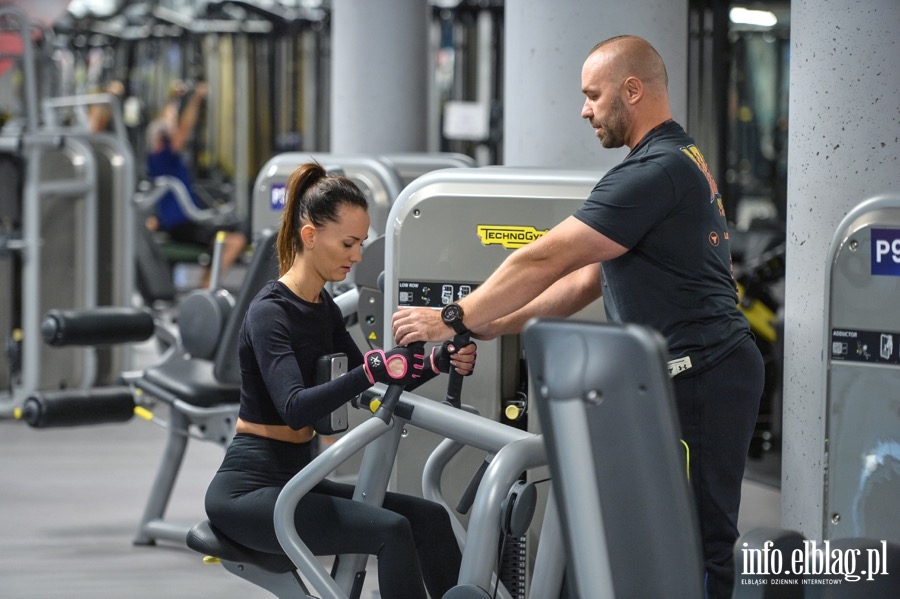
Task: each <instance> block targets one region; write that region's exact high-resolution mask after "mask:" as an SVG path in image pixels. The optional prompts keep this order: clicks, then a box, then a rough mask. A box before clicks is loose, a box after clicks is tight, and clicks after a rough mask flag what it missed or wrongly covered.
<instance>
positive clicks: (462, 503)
mask: <svg viewBox="0 0 900 599" xmlns="http://www.w3.org/2000/svg"><path fill="white" fill-rule="evenodd" d="M490 465H491V461H490V460H488V459H486V458H485V460H484V461H483V462H481V466H479V467H478V470H477V471H476V472H475V475H474V476H473V477H472V480H470V481H469V484H468V485H467V486H466V490H465V491H463V494H462V497H460V498H459V503H458V504H457V505H456V511H457V512H459V513H460V514H467V513H469V509H470V508H471V507H472V504H473V503H474V502H475V494H476V493H478V485H480V484H481V479H483V478H484V473H485V471H486V470H487V469H488V466H490Z"/></svg>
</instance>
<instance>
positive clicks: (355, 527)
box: [206, 163, 476, 599]
mask: <svg viewBox="0 0 900 599" xmlns="http://www.w3.org/2000/svg"><path fill="white" fill-rule="evenodd" d="M285 197H286V205H285V208H284V212H283V214H282V222H281V225H280V228H279V232H278V237H277V242H276V245H277V249H278V260H279V265H280V276H279V278H278V279H277V280H274V281H270V282H269V283H267V284H266V285H265V286H264V287H263V289H262V290H261V291H260V292H259V294H258V295H257V296H256V297H255V298H254V299H253V301H252V302H251V304H250V307H249V309H248V310H247V314H246V316H245V318H244V322H243V325H242V327H241V331H240V337H239V341H238V347H239V358H240V368H241V405H240V410H239V414H238V421H237V428H236V433H237V434H236V435H235V437H234V440H233V441H232V443H231V445H230V446H229V447H228V450H227V452H226V455H225V459H224V461H223V463H222V466H221V467H220V468H219V470H218V472H217V473H216V475H215V477H214V478H213V480H212V482H211V483H210V486H209V489H208V490H207V493H206V512H207V515H208V517H209V521H210V523H211V524H212V525H213V526H215V527H216V528H217V529H219V530H220V531H222V532H223V533H224V534H225V535H226V536H228V537H230V538H232V539H233V540H235V541H237V542H238V543H240V544H242V545H245V546H247V547H251V548H253V549H256V550H258V551H264V552H268V553H280V552H281V551H282V549H281V545H280V544H279V542H278V538H277V536H276V534H275V526H274V523H273V514H274V509H275V502H276V500H277V498H278V494H279V493H280V492H281V490H282V488H283V487H284V485H285V484H286V483H287V482H288V481H289V480H290V479H291V477H293V476H294V474H296V473H297V472H298V471H300V469H302V468H303V467H304V466H306V465H307V464H308V463H309V462H310V461H311V460H312V459H313V458H314V457H315V454H314V443H312V442H311V441H312V440H313V436H314V434H315V433H314V430H313V423H315V422H316V420H317V419H319V418H320V417H322V416H325V415H327V414H329V413H331V412H332V411H334V410H335V409H337V408H338V407H340V406H342V405H343V404H344V403H346V402H348V401H350V400H351V399H352V398H353V397H355V396H356V395H359V394H360V393H362V392H363V391H365V390H366V389H368V388H369V387H371V386H372V385H373V384H374V383H376V382H381V383H385V384H389V385H390V384H402V385H405V387H406V389H408V390H410V389H413V388H415V387H416V386H418V385H419V384H421V383H423V382H425V381H427V380H430V379H431V378H433V377H435V376H437V374H438V373H439V372H444V373H446V372H449V371H450V369H451V368H456V370H457V371H458V372H459V373H460V374H463V375H466V374H470V373H471V372H472V369H473V368H474V365H475V349H476V348H475V344H474V343H470V344H468V345H466V346H465V347H463V348H461V349H460V350H459V352H456V350H455V348H453V347H452V346H451V345H450V344H449V343H444V344H442V345H439V346H437V347H435V348H434V349H433V350H432V351H431V353H430V354H428V355H427V356H426V355H425V353H424V346H422V345H419V346H418V349H417V348H416V347H396V348H394V349H392V350H389V351H381V350H372V351H369V352H367V353H366V354H365V355H363V354H362V353H361V352H360V350H359V348H357V346H356V344H355V343H354V342H353V339H352V338H351V336H350V334H349V333H348V332H347V329H346V327H345V324H344V319H343V317H342V315H341V311H340V309H339V308H338V307H337V305H336V304H335V303H334V300H333V299H332V298H331V296H330V295H329V293H328V292H327V291H325V289H324V287H325V284H326V283H328V282H337V281H342V280H344V278H345V277H346V276H347V273H349V272H350V269H351V267H352V266H353V265H354V264H355V263H357V262H359V261H360V259H361V257H362V255H361V249H362V244H363V241H364V240H365V239H366V236H367V235H368V231H369V214H368V207H367V202H366V198H365V196H364V195H363V194H362V192H361V191H360V190H359V188H358V187H357V186H356V185H355V184H354V183H353V182H352V181H351V180H350V179H347V178H346V177H343V176H338V175H328V174H326V172H325V169H324V168H323V167H322V166H321V165H319V164H318V163H308V164H303V165H301V166H300V167H298V168H297V169H296V170H295V171H294V172H293V173H292V174H291V176H290V177H289V179H288V181H287V187H286V193H285ZM335 352H339V353H343V354H345V355H346V356H347V359H348V366H349V372H347V373H346V374H344V375H343V376H340V377H339V378H337V379H335V380H332V381H330V382H325V383H322V384H316V380H315V373H316V361H317V360H318V358H320V357H321V356H324V355H328V354H332V353H335ZM353 491H354V488H353V486H351V485H347V484H340V483H336V482H332V481H328V480H325V481H322V482H321V483H319V484H318V485H317V486H316V487H314V488H313V489H312V490H311V491H310V492H309V493H307V494H306V495H305V496H304V497H303V498H302V499H301V500H300V502H299V504H298V506H297V511H296V517H295V523H296V526H297V531H298V533H299V535H300V538H301V539H303V541H304V542H305V543H306V544H307V545H308V546H309V548H310V550H311V551H312V552H313V553H314V554H316V555H334V554H342V553H355V554H370V555H376V556H377V557H378V582H379V590H380V593H381V597H384V598H385V599H425V589H426V588H427V590H428V593H429V594H430V595H431V597H443V596H444V593H446V592H447V591H448V590H449V589H450V588H451V587H452V586H454V585H455V584H456V581H457V578H458V575H459V567H460V563H461V559H462V557H461V553H460V550H459V546H458V545H457V542H456V537H455V536H454V534H453V530H452V528H451V525H450V517H449V515H448V514H447V512H446V511H445V510H444V508H443V507H442V506H440V505H438V504H437V503H434V502H431V501H427V500H425V499H420V498H418V497H412V496H408V495H403V494H398V493H387V496H386V497H385V499H384V502H383V507H378V506H373V505H368V504H366V503H362V502H360V501H353V499H352V497H353ZM423 581H424V585H423Z"/></svg>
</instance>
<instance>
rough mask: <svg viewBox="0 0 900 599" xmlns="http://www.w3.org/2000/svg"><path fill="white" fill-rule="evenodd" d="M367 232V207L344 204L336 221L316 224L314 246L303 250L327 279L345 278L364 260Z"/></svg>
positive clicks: (340, 279)
mask: <svg viewBox="0 0 900 599" xmlns="http://www.w3.org/2000/svg"><path fill="white" fill-rule="evenodd" d="M305 226H312V225H305ZM368 234H369V213H368V211H366V209H365V208H361V207H360V206H354V205H351V204H344V205H343V206H341V207H340V208H339V209H338V219H337V220H336V221H333V222H327V223H325V224H324V225H322V226H320V227H313V231H312V236H311V241H312V247H310V248H307V249H306V250H304V251H306V252H308V253H309V255H310V257H311V258H312V260H313V266H314V268H315V270H316V272H317V273H318V274H319V276H320V277H321V278H322V279H323V280H324V281H326V282H328V281H343V280H344V279H345V278H346V277H347V273H349V272H350V268H352V267H353V265H354V264H356V263H357V262H359V261H360V260H362V244H363V241H365V240H366V237H367V236H368ZM304 241H306V239H305V238H304ZM307 243H308V242H307Z"/></svg>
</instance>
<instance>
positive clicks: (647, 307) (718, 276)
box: [575, 121, 750, 376]
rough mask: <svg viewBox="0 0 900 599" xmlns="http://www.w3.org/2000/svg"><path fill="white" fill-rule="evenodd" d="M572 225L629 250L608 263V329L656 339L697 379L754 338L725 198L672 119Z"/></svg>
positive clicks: (618, 169) (596, 192)
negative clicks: (741, 302) (636, 327)
mask: <svg viewBox="0 0 900 599" xmlns="http://www.w3.org/2000/svg"><path fill="white" fill-rule="evenodd" d="M575 217H576V218H577V219H579V220H580V221H582V222H583V223H585V224H586V225H588V226H590V227H591V228H593V229H595V230H596V231H598V232H600V233H602V234H603V235H605V236H606V237H609V238H610V239H612V240H613V241H615V242H617V243H619V244H621V245H623V246H625V247H626V248H628V250H629V251H628V252H626V253H625V254H623V255H622V256H620V257H618V258H616V259H614V260H609V261H606V262H604V263H603V264H602V270H603V298H604V306H605V309H606V314H607V318H608V319H609V320H610V321H612V322H633V323H638V324H642V325H646V326H649V327H652V328H654V329H656V330H657V331H659V332H660V333H661V334H662V335H663V336H664V337H665V338H666V341H667V343H668V346H669V354H670V358H682V357H685V356H689V357H690V358H691V362H692V364H693V367H694V369H693V370H692V371H687V372H685V376H689V375H690V374H693V373H696V372H699V371H700V370H702V369H704V368H706V367H708V366H709V365H711V364H714V363H715V362H716V361H717V360H719V359H720V358H721V357H723V356H725V355H726V354H728V353H729V352H730V351H731V350H732V349H734V348H735V347H737V345H738V344H739V343H741V342H742V341H743V340H744V339H745V338H747V337H748V336H749V335H750V329H749V326H748V324H747V320H746V319H745V318H744V316H743V314H742V313H741V311H740V310H739V308H738V306H737V301H738V298H737V287H736V285H735V281H734V277H733V275H732V271H731V251H730V246H729V242H728V227H727V222H726V220H725V209H724V207H723V204H722V198H721V196H720V195H719V192H718V188H717V186H716V183H715V181H714V180H713V178H712V175H710V173H709V169H708V168H707V165H706V161H705V160H704V158H703V155H702V154H701V153H700V151H699V150H698V149H697V147H696V146H695V145H694V140H693V139H691V137H690V136H688V134H687V133H685V131H684V129H682V128H681V126H680V125H679V124H677V123H675V122H673V121H668V122H666V123H663V124H662V125H660V126H659V127H657V128H656V129H654V130H652V131H651V132H649V133H648V134H647V135H646V136H645V137H644V139H642V140H641V142H640V143H639V144H638V145H637V146H636V147H635V148H634V149H633V150H632V151H631V153H630V154H629V155H628V157H627V158H626V159H625V160H624V161H623V162H621V163H620V164H618V165H616V166H615V167H613V168H612V169H610V171H609V172H607V173H606V174H605V175H604V176H603V178H602V179H601V180H600V181H599V182H598V183H597V185H596V186H595V187H594V189H593V191H592V192H591V195H590V196H589V197H588V199H587V201H586V202H585V204H584V206H582V207H581V208H580V209H579V210H578V211H577V212H576V213H575Z"/></svg>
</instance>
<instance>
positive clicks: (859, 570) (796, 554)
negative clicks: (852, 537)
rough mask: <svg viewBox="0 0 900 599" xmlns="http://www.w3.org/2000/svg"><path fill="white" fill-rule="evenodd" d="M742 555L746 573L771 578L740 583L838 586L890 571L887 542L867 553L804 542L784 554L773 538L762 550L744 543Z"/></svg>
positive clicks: (753, 579)
mask: <svg viewBox="0 0 900 599" xmlns="http://www.w3.org/2000/svg"><path fill="white" fill-rule="evenodd" d="M741 555H742V559H743V563H742V564H741V568H742V569H741V574H742V575H743V576H751V577H753V576H767V577H769V578H763V579H758V578H742V579H741V581H740V582H739V584H753V585H756V584H773V585H774V584H803V585H834V584H842V583H843V582H844V581H847V582H856V581H859V580H863V579H865V580H875V577H876V576H883V575H886V574H887V573H888V571H887V566H888V564H887V541H881V547H880V548H878V547H876V548H868V549H866V550H865V552H863V550H862V549H838V548H832V547H831V544H830V542H829V541H824V542H823V543H821V544H819V543H817V542H816V541H803V549H799V548H798V549H794V550H793V551H792V552H791V554H790V555H782V552H781V550H780V549H776V548H775V543H773V542H772V541H766V542H765V543H763V547H762V549H751V548H750V547H748V545H747V543H744V544H743V547H742V548H741ZM779 577H783V578H779Z"/></svg>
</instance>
